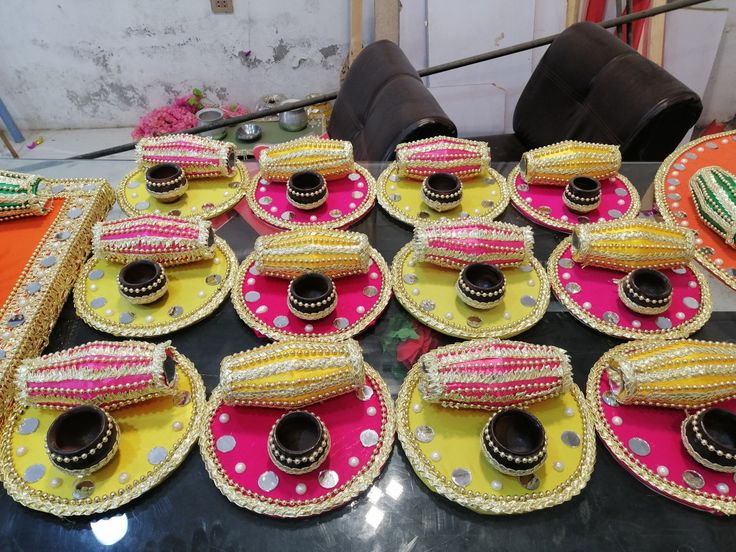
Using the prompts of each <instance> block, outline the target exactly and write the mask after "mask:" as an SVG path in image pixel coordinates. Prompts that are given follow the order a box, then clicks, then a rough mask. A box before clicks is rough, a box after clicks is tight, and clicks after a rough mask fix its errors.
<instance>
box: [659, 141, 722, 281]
mask: <svg viewBox="0 0 736 552" xmlns="http://www.w3.org/2000/svg"><path fill="white" fill-rule="evenodd" d="M724 139H730V141H731V142H734V141H736V130H730V131H727V132H721V133H718V134H709V135H707V136H703V137H701V138H698V139H696V140H693V141H692V142H688V143H687V144H685V145H683V146H681V147H679V148H677V149H676V150H675V151H673V152H672V153H671V154H670V155H668V156H667V158H666V159H665V160H664V161H663V162H662V164H661V165H660V166H659V169H658V170H657V174H656V175H655V177H654V199H655V202H656V204H657V207H658V208H659V212H660V214H661V215H662V218H664V220H666V221H667V222H670V223H672V224H677V225H680V223H681V222H682V221H681V220H680V219H679V218H677V217H676V216H675V212H676V211H674V210H673V208H672V206H671V205H670V203H669V202H668V201H667V199H668V198H667V175H668V174H669V173H670V171H671V169H672V168H673V165H674V164H675V163H676V162H677V159H678V158H680V157H682V156H684V155H685V154H686V153H688V152H689V151H690V150H691V149H693V148H697V147H698V146H700V147H702V146H701V144H706V145H707V144H708V143H715V142H718V141H719V140H724ZM734 145H736V144H734ZM690 162H691V163H692V161H690ZM710 165H712V163H710ZM723 168H725V169H726V170H730V171H731V172H733V171H734V169H736V166H732V167H730V168H729V167H723ZM677 189H678V191H680V192H682V198H681V199H680V202H684V201H690V199H691V197H692V195H691V192H690V186H689V185H688V183H687V182H683V183H681V184H680V185H679V186H678V188H677ZM693 226H695V228H693ZM687 227H688V228H690V229H692V230H695V231H696V232H697V233H698V237H700V233H701V232H702V233H703V234H704V235H707V236H709V238H711V239H710V241H711V242H722V241H723V239H722V238H721V237H720V236H718V235H717V234H715V233H714V232H713V231H712V230H711V229H710V228H708V227H707V226H705V224H704V223H703V221H701V220H700V218H699V217H697V216H696V217H690V219H689V224H688V226H687ZM701 239H702V238H701ZM701 245H702V244H701ZM701 245H699V246H698V247H696V248H695V258H696V259H697V261H698V262H699V263H700V264H701V265H703V266H704V267H705V268H706V269H707V270H708V271H709V272H711V273H713V274H714V275H715V276H716V277H717V278H718V279H719V280H721V281H722V282H723V283H724V284H726V285H727V286H728V287H730V288H731V289H736V273H733V274H729V273H728V272H727V268H728V267H726V269H724V268H723V266H725V265H719V264H717V263H716V262H715V259H713V258H712V257H713V256H715V253H713V254H707V253H705V252H703V251H702V250H701ZM726 247H727V246H726ZM727 249H731V248H728V247H727ZM731 252H732V253H731V254H732V259H734V258H736V250H733V249H731ZM723 260H724V261H725V260H726V259H723Z"/></svg>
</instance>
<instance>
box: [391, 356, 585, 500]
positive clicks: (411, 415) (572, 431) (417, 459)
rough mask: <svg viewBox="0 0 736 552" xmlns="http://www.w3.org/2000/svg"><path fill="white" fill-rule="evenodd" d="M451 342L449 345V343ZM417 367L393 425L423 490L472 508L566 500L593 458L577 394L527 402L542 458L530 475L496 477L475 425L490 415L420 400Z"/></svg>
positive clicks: (402, 392) (579, 485) (582, 405)
mask: <svg viewBox="0 0 736 552" xmlns="http://www.w3.org/2000/svg"><path fill="white" fill-rule="evenodd" d="M450 347H452V346H450ZM421 371H422V368H421V366H420V365H418V364H417V365H415V366H414V367H413V368H412V369H411V371H410V372H409V374H408V375H407V376H406V379H405V380H404V383H403V385H402V386H401V390H400V391H399V397H398V399H397V402H396V413H397V414H396V416H397V431H398V437H399V441H400V442H401V446H402V447H403V449H404V452H405V453H406V456H407V458H408V459H409V462H410V463H411V466H412V468H413V469H414V471H415V472H416V474H417V476H418V477H419V478H420V479H421V480H422V482H423V483H424V484H425V485H427V487H429V489H430V490H432V491H433V492H436V493H438V494H440V495H442V496H444V497H445V498H447V499H448V500H451V501H453V502H456V503H457V504H459V505H460V506H463V507H465V508H469V509H471V510H473V511H475V512H478V513H480V514H494V515H495V514H520V513H524V512H531V511H533V510H539V509H542V508H548V507H550V506H555V505H557V504H560V503H562V502H566V501H568V500H570V499H571V498H572V497H574V496H575V495H577V494H579V493H580V491H581V490H582V489H583V488H584V487H585V485H586V484H587V482H588V480H589V479H590V476H591V473H592V472H593V465H594V464H595V431H594V429H593V428H594V426H593V421H592V419H591V416H590V413H589V411H588V407H587V404H586V402H585V397H584V396H583V394H582V392H581V391H580V389H578V387H577V386H576V385H575V384H572V387H571V388H570V390H569V391H567V392H566V393H564V394H563V395H561V396H559V397H556V398H554V399H547V400H545V401H541V402H538V403H535V404H532V405H530V406H528V407H527V409H528V410H529V412H530V413H532V414H534V415H535V416H537V418H539V420H540V421H541V422H542V423H543V424H544V428H545V432H546V433H547V436H548V439H549V443H548V449H547V459H546V460H545V462H544V464H543V465H542V467H541V468H540V469H539V470H538V471H537V472H536V473H535V474H533V475H529V476H522V477H515V476H510V475H504V474H502V473H500V472H498V471H496V470H495V469H493V468H492V467H491V466H490V464H489V463H488V462H487V461H486V460H485V459H484V457H483V454H482V451H481V448H480V447H481V439H480V435H481V430H482V428H483V426H484V424H485V423H486V422H487V421H488V418H489V417H490V416H491V413H490V412H488V411H485V410H475V409H469V408H445V407H442V406H440V405H439V404H437V403H429V402H426V401H424V399H423V397H422V394H421V392H420V391H419V389H418V383H419V377H420V374H421Z"/></svg>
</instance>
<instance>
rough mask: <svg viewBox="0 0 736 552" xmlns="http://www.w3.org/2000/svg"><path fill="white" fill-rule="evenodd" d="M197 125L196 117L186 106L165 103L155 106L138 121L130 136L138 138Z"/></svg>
mask: <svg viewBox="0 0 736 552" xmlns="http://www.w3.org/2000/svg"><path fill="white" fill-rule="evenodd" d="M196 126H197V117H196V116H195V115H194V113H193V112H192V111H190V110H189V109H187V108H186V107H182V106H178V105H167V106H165V107H157V108H156V109H154V110H153V111H151V112H150V113H147V114H146V115H144V116H143V117H141V120H140V121H138V126H136V127H135V128H134V129H133V132H132V133H131V136H132V137H133V139H134V140H140V139H141V138H143V137H144V136H158V135H160V134H166V133H168V132H178V131H181V130H186V129H188V128H193V127H196Z"/></svg>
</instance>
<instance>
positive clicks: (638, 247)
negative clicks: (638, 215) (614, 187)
mask: <svg viewBox="0 0 736 552" xmlns="http://www.w3.org/2000/svg"><path fill="white" fill-rule="evenodd" d="M694 254H695V233H694V232H692V231H691V230H688V229H686V228H680V227H678V226H674V225H671V224H665V223H662V222H655V221H652V220H645V219H634V220H617V221H611V222H597V223H595V224H581V225H578V226H577V227H576V228H575V230H573V233H572V258H573V259H574V260H575V262H577V263H580V264H582V265H583V266H588V265H590V266H598V267H603V268H610V269H612V270H621V271H626V272H628V271H630V270H635V269H637V268H655V269H662V268H677V267H682V266H685V265H687V264H688V263H689V262H690V260H691V259H692V258H693V255H694Z"/></svg>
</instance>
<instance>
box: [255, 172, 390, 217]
mask: <svg viewBox="0 0 736 552" xmlns="http://www.w3.org/2000/svg"><path fill="white" fill-rule="evenodd" d="M327 192H328V195H327V201H326V202H325V203H324V205H322V206H320V207H317V208H316V209H312V210H311V211H303V210H300V209H297V208H296V207H294V206H293V205H291V204H290V203H289V202H288V200H287V199H286V182H285V181H277V180H267V179H266V178H263V176H262V175H261V171H258V172H257V173H256V174H255V175H254V176H253V178H252V179H251V181H250V185H249V186H248V190H247V192H246V195H245V197H246V200H247V201H248V206H249V207H250V208H251V210H252V211H253V213H254V214H255V215H256V216H257V217H258V218H260V219H262V220H265V221H266V222H268V223H269V224H271V225H273V226H275V227H277V228H285V229H287V230H293V229H296V228H304V227H309V226H319V227H321V228H346V227H347V226H349V225H351V224H353V223H355V222H356V221H358V220H360V219H361V218H362V217H363V216H364V215H365V214H366V213H368V211H370V210H371V208H372V207H373V205H374V203H375V202H376V181H375V180H374V179H373V176H371V173H369V172H368V171H367V170H366V169H364V168H363V167H361V166H360V165H358V164H357V163H356V164H355V165H354V167H353V172H351V173H350V174H348V175H347V176H346V177H344V178H337V179H334V180H328V181H327Z"/></svg>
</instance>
